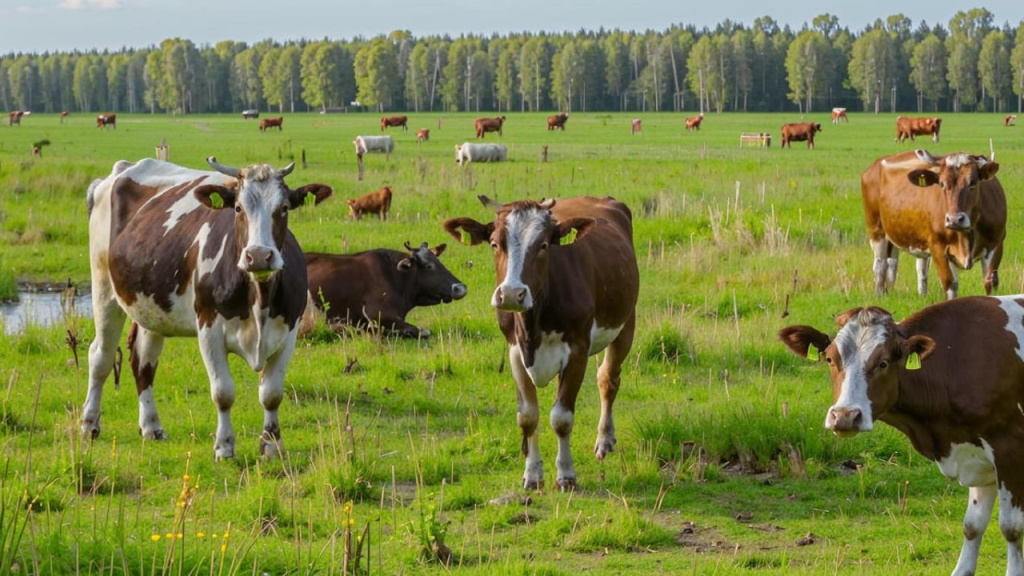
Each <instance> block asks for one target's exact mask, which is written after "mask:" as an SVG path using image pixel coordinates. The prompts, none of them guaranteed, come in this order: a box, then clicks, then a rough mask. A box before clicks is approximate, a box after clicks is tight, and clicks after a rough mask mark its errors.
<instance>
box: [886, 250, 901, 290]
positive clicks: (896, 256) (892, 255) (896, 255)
mask: <svg viewBox="0 0 1024 576" xmlns="http://www.w3.org/2000/svg"><path fill="white" fill-rule="evenodd" d="M886 244H887V245H888V246H889V250H888V251H887V256H886V258H885V285H886V288H889V289H891V288H892V287H893V286H895V285H896V272H897V271H898V270H899V267H900V250H899V248H897V247H896V246H893V244H892V242H889V241H886Z"/></svg>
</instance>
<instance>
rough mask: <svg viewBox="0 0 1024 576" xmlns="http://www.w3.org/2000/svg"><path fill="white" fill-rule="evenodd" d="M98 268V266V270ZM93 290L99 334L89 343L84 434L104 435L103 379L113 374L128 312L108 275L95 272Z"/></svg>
mask: <svg viewBox="0 0 1024 576" xmlns="http://www.w3.org/2000/svg"><path fill="white" fill-rule="evenodd" d="M95 269H96V268H95V267H94V270H95ZM92 276H93V279H92V280H93V282H92V285H93V292H92V310H93V322H94V323H95V326H96V337H95V338H94V339H93V341H92V344H90V345H89V390H88V391H87V392H86V394H85V405H84V406H83V407H82V435H83V436H85V437H86V438H97V437H99V435H100V403H101V401H102V399H103V383H104V382H106V380H107V377H108V376H110V371H111V370H113V368H114V360H115V358H116V356H117V342H118V340H119V339H120V338H121V331H122V330H123V329H124V321H125V317H126V315H125V312H124V310H122V309H121V306H120V305H119V304H118V303H117V300H115V299H114V289H113V287H112V286H111V285H110V281H109V279H108V278H104V277H103V276H105V273H104V274H103V275H100V274H97V273H94V274H93V275H92Z"/></svg>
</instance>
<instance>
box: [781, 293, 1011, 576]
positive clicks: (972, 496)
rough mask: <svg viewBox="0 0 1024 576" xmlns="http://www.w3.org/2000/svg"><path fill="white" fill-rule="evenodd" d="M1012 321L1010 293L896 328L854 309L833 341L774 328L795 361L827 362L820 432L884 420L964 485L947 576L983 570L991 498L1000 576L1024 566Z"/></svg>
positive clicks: (861, 428)
mask: <svg viewBox="0 0 1024 576" xmlns="http://www.w3.org/2000/svg"><path fill="white" fill-rule="evenodd" d="M1022 318H1024V298H1022V297H1021V296H1019V295H1018V296H1006V297H1001V298H989V297H984V296H976V297H971V298H960V299H957V300H951V301H947V302H942V303H939V304H936V305H934V306H930V307H928V308H925V309H923V310H921V311H920V312H918V313H917V314H914V315H912V316H911V317H910V318H907V319H906V320H904V321H903V322H900V323H899V324H896V323H895V322H894V321H893V318H892V315H891V314H889V313H888V312H886V311H885V310H883V309H881V308H876V307H871V308H854V309H853V310H850V311H848V312H846V313H844V314H842V315H840V316H839V317H838V318H837V321H838V323H839V326H840V329H839V333H838V334H837V335H836V337H835V340H834V341H833V340H832V339H831V338H829V336H828V335H826V334H824V333H822V332H819V331H818V330H816V329H814V328H812V327H810V326H789V327H787V328H783V329H782V330H780V331H779V338H780V339H781V340H782V341H783V342H784V343H785V344H786V345H787V346H788V347H789V348H790V349H791V350H792V351H793V352H795V353H797V354H799V355H800V356H803V357H807V358H812V359H819V358H822V357H823V358H824V359H825V361H826V362H827V363H828V366H829V371H830V372H831V379H832V390H833V392H832V394H833V396H832V398H833V400H832V401H833V404H832V406H831V407H830V408H829V409H828V412H827V413H826V415H825V427H826V428H827V429H829V430H831V431H833V432H834V433H835V434H836V435H837V436H855V435H857V434H859V433H861V432H868V431H870V430H872V429H873V428H874V424H875V422H885V423H886V424H889V425H890V426H892V427H894V428H896V429H897V430H899V431H900V432H902V433H903V435H905V436H906V437H907V438H908V439H909V440H910V443H911V444H912V445H913V447H914V449H915V450H917V452H918V453H920V454H921V455H922V456H924V457H925V458H928V459H929V460H931V461H933V462H935V463H936V464H938V466H939V470H940V471H941V472H942V474H943V475H944V476H946V477H947V478H950V479H952V480H956V481H958V482H959V483H960V485H961V486H967V487H969V488H970V490H969V494H968V498H967V512H966V513H965V514H964V520H963V545H962V547H961V549H960V557H959V559H958V560H957V564H956V567H955V568H954V569H953V574H975V573H978V574H980V573H981V572H976V569H977V562H978V553H979V550H980V548H981V538H982V535H984V533H985V528H986V527H987V526H988V523H989V519H990V517H991V515H992V508H993V505H994V504H995V501H996V498H997V497H998V498H999V529H1000V531H1001V532H1002V533H1003V537H1004V539H1005V540H1006V544H1007V555H1006V558H1007V570H1006V574H1020V573H1021V568H1022V567H1024V558H1022V556H1021V534H1024V467H1021V465H1020V450H1021V446H1024V427H1022V426H1020V423H1021V406H1024V387H1021V382H1024V352H1021V344H1022V343H1024V323H1022V320H1021V319H1022ZM936 496H938V494H936ZM925 497H926V498H927V496H925Z"/></svg>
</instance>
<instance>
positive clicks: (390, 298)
mask: <svg viewBox="0 0 1024 576" xmlns="http://www.w3.org/2000/svg"><path fill="white" fill-rule="evenodd" d="M405 249H406V250H407V252H399V251H398V250H384V249H378V250H367V251H365V252H358V253H356V254H318V253H311V252H307V253H306V273H307V275H308V276H309V300H310V302H309V304H308V305H307V306H306V313H307V316H308V317H307V318H303V328H302V329H300V333H307V332H308V328H307V327H311V326H312V322H311V320H312V314H313V311H314V310H319V311H320V312H321V313H323V314H325V316H326V319H327V324H328V325H329V326H331V328H335V329H337V328H340V327H341V326H344V325H354V326H356V327H359V328H368V327H370V326H378V327H381V328H384V329H385V330H389V331H393V332H395V333H397V334H398V335H399V336H403V337H406V338H427V337H429V336H430V330H426V329H420V328H417V327H416V326H413V325H412V324H409V323H408V322H406V321H405V316H406V315H407V314H408V313H409V311H410V310H412V309H413V308H415V307H417V306H434V305H435V304H440V303H442V302H444V303H448V302H451V301H452V300H459V299H461V298H462V297H464V296H465V295H466V285H465V284H463V283H462V282H460V281H459V279H458V278H456V277H455V276H454V275H452V273H451V272H449V271H448V269H447V268H445V266H444V264H442V263H441V261H440V260H439V259H438V258H439V257H440V256H441V253H442V252H444V249H445V245H444V244H441V245H439V246H435V247H434V248H433V249H430V248H428V247H427V243H426V242H424V243H423V244H422V245H421V246H420V247H419V248H413V247H412V246H410V245H409V243H408V242H406V243H405ZM325 308H326V310H325Z"/></svg>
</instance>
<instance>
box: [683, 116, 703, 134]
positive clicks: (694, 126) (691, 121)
mask: <svg viewBox="0 0 1024 576" xmlns="http://www.w3.org/2000/svg"><path fill="white" fill-rule="evenodd" d="M703 121H704V113H703V112H701V113H700V114H699V115H698V116H692V117H690V118H687V119H686V131H687V132H689V131H691V130H698V131H699V130H700V124H701V122H703Z"/></svg>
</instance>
